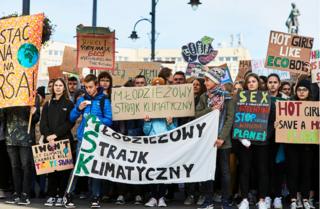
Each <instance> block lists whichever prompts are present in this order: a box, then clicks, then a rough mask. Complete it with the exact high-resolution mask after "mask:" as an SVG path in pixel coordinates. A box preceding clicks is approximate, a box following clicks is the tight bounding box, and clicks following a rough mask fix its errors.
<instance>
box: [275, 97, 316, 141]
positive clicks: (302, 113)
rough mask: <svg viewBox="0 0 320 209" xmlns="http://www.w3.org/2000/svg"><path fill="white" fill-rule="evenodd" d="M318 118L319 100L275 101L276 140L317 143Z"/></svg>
mask: <svg viewBox="0 0 320 209" xmlns="http://www.w3.org/2000/svg"><path fill="white" fill-rule="evenodd" d="M319 119H320V112H319V102H312V101H277V102H276V124H277V126H276V142H279V143H291V144H319V143H320V137H319V136H320V135H319V134H320V120H319Z"/></svg>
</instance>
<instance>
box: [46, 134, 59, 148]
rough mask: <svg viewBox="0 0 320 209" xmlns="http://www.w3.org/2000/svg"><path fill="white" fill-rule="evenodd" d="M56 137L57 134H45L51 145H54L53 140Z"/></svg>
mask: <svg viewBox="0 0 320 209" xmlns="http://www.w3.org/2000/svg"><path fill="white" fill-rule="evenodd" d="M56 138H57V135H55V134H51V135H49V136H47V140H48V142H49V144H50V146H51V147H54V140H55V139H56Z"/></svg>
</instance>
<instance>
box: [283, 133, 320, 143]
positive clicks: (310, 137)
mask: <svg viewBox="0 0 320 209" xmlns="http://www.w3.org/2000/svg"><path fill="white" fill-rule="evenodd" d="M287 131H288V132H287V137H288V141H289V142H292V143H315V142H317V141H318V136H319V130H312V131H310V130H287Z"/></svg>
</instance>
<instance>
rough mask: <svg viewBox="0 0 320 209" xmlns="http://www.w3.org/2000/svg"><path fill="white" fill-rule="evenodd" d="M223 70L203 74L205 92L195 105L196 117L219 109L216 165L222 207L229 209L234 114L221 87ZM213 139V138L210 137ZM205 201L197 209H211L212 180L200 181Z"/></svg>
mask: <svg viewBox="0 0 320 209" xmlns="http://www.w3.org/2000/svg"><path fill="white" fill-rule="evenodd" d="M224 74H225V72H224V70H223V69H221V68H212V69H210V70H208V71H207V72H206V74H205V85H206V88H207V92H206V93H204V94H202V95H201V97H200V101H199V103H198V105H197V106H196V117H197V118H198V117H201V116H202V115H205V114H207V113H209V112H211V111H212V110H215V109H218V110H220V116H219V129H218V138H217V139H216V143H215V146H216V147H217V148H218V151H217V165H218V166H219V168H220V171H221V182H222V208H223V209H229V208H231V207H230V206H229V203H228V200H229V198H230V196H231V191H230V167H229V158H230V152H231V138H230V135H231V127H232V123H233V115H234V102H233V100H232V98H231V97H230V95H229V94H228V93H227V92H226V91H225V90H224V89H223V87H222V85H221V84H220V83H221V79H222V78H223V77H224ZM212 140H214V139H212ZM201 187H202V188H203V189H202V190H203V192H204V194H203V195H204V196H205V201H204V203H203V204H202V205H201V206H200V207H199V209H213V181H212V180H209V181H206V182H202V183H201Z"/></svg>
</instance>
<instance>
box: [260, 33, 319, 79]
mask: <svg viewBox="0 0 320 209" xmlns="http://www.w3.org/2000/svg"><path fill="white" fill-rule="evenodd" d="M312 46H313V38H310V37H304V36H298V35H296V34H288V33H282V32H276V31H271V32H270V37H269V46H268V53H267V59H266V62H265V67H266V68H272V69H278V70H284V71H289V72H292V73H301V74H308V73H310V72H309V69H308V65H309V61H310V54H311V49H312Z"/></svg>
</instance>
